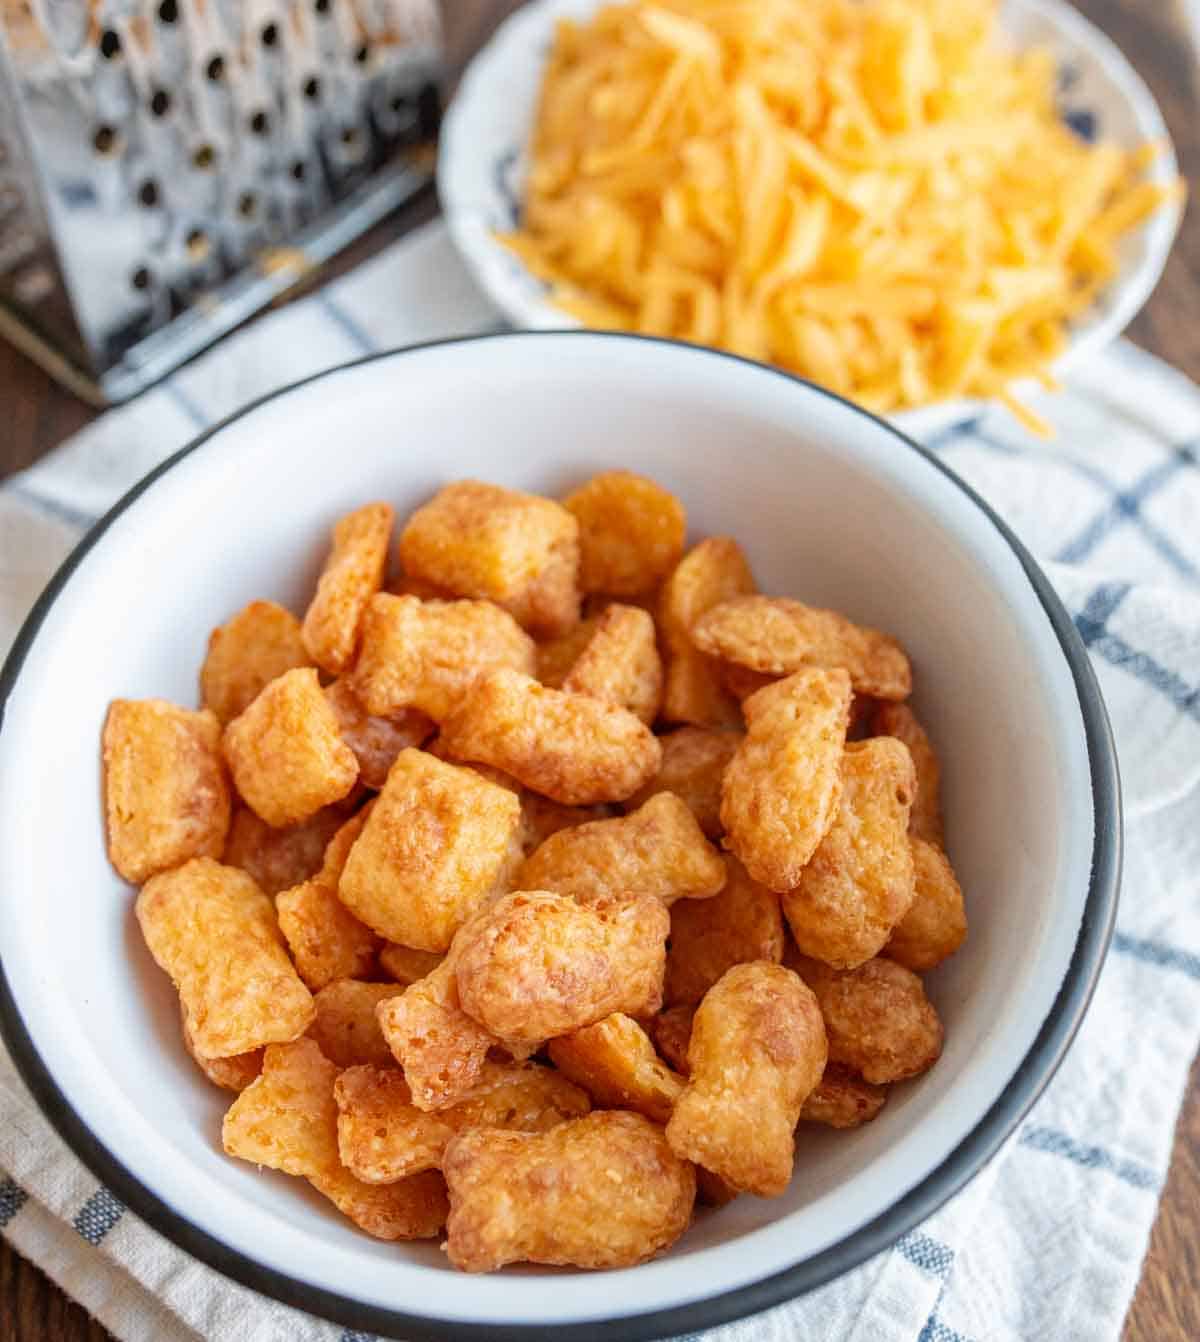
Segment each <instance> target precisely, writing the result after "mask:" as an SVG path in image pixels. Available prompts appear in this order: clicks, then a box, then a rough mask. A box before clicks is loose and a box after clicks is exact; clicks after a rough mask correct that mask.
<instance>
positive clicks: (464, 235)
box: [437, 0, 1183, 434]
mask: <svg viewBox="0 0 1200 1342" xmlns="http://www.w3.org/2000/svg"><path fill="white" fill-rule="evenodd" d="M602 3H604V0H533V2H532V3H531V4H527V5H524V6H522V8H520V9H519V10H517V12H516V13H515V14H513V15H512V16H511V17H510V18H509V19H508V20H506V22H505V23H503V24H502V25H501V27H500V28H499V29H498V30H497V32H496V34H495V36H494V37H493V38H492V40H491V42H490V43H489V44H488V45H487V46H486V47H485V48H484V49H483V50H482V51H481V52H480V53H479V54H478V55H477V56H476V57H475V59H474V60H473V61H472V62H471V65H470V66H469V67H468V69H467V72H466V74H465V75H464V77H463V80H462V83H461V84H460V86H459V89H458V93H457V95H456V96H455V99H454V101H453V102H452V103H451V105H450V109H449V111H448V113H447V115H446V120H445V124H444V126H443V128H442V135H441V148H440V151H439V156H438V171H437V180H438V195H439V197H440V199H441V203H442V211H443V213H444V214H445V217H446V223H447V226H448V227H449V230H450V235H451V236H452V237H453V239H454V242H455V244H456V246H457V247H458V250H459V252H460V253H461V254H462V257H463V259H464V260H465V262H466V264H467V266H468V268H469V269H470V271H471V273H472V274H473V275H474V277H475V279H476V281H477V282H478V283H479V285H480V287H481V288H482V289H483V290H484V292H485V293H486V294H487V295H488V296H489V297H490V298H491V300H492V301H493V302H494V303H495V305H496V306H497V307H498V308H499V309H500V311H501V312H503V313H504V314H505V316H506V317H508V319H509V320H510V321H511V322H512V323H513V325H514V326H516V327H518V328H520V329H528V330H540V331H547V330H562V329H565V328H570V327H574V326H577V325H578V324H579V323H578V322H577V321H576V319H574V318H573V317H571V316H570V315H569V314H567V313H565V312H564V311H563V310H562V309H561V308H559V307H556V306H555V305H554V304H553V303H551V302H550V301H549V299H548V297H547V293H548V287H547V285H546V284H545V283H544V282H543V281H542V280H540V279H538V278H537V277H536V276H535V275H533V274H532V273H531V272H530V271H529V270H527V269H526V268H525V266H524V264H523V263H522V262H521V261H520V260H519V259H518V258H517V257H516V256H515V255H514V254H513V253H512V252H511V251H509V249H508V248H507V247H505V246H504V245H503V244H502V243H500V242H498V241H497V239H496V234H497V233H498V232H510V231H512V229H514V228H515V227H516V226H517V223H518V219H519V216H520V207H521V198H522V195H523V182H524V176H525V169H526V146H527V143H528V141H529V138H530V134H531V132H532V128H533V122H534V116H535V113H536V109H537V97H538V90H539V88H540V86H541V80H542V70H543V67H544V65H545V61H546V57H547V54H548V52H549V49H550V44H551V42H552V40H553V34H554V26H555V23H556V22H557V21H558V19H560V18H564V17H572V18H586V17H587V16H588V15H590V14H591V13H593V12H594V11H595V10H596V9H598V8H599V7H600V5H601V4H602ZM1001 22H1002V24H1003V27H1004V29H1005V31H1006V32H1007V33H1008V34H1009V35H1010V36H1011V37H1012V38H1013V39H1014V41H1015V42H1017V43H1018V44H1019V45H1021V46H1033V45H1036V46H1041V47H1046V48H1048V49H1049V50H1050V51H1052V52H1053V53H1054V55H1055V58H1056V59H1057V61H1058V65H1059V69H1060V78H1061V82H1062V84H1063V93H1062V105H1063V112H1064V114H1065V115H1066V116H1068V117H1069V118H1071V119H1072V120H1073V121H1075V122H1076V123H1077V124H1078V125H1080V126H1081V127H1082V126H1085V125H1090V126H1092V127H1094V129H1095V131H1096V132H1097V133H1098V134H1099V135H1102V136H1103V137H1104V138H1106V139H1110V140H1113V141H1115V142H1116V143H1117V144H1122V145H1129V146H1133V145H1139V144H1144V143H1146V142H1147V141H1154V142H1156V143H1160V144H1162V146H1163V150H1164V152H1163V153H1162V154H1161V155H1160V156H1159V158H1158V160H1157V161H1156V162H1155V163H1154V164H1153V165H1152V167H1151V168H1150V170H1149V176H1150V178H1151V179H1153V180H1154V181H1157V182H1162V183H1167V182H1171V181H1173V180H1174V179H1175V178H1176V176H1177V175H1178V167H1177V165H1176V161H1175V153H1174V149H1173V148H1172V146H1171V139H1170V136H1169V134H1168V132H1167V127H1166V123H1165V122H1164V121H1163V118H1162V113H1161V112H1160V111H1159V110H1158V105H1157V104H1156V103H1155V101H1154V97H1153V95H1152V94H1151V93H1150V90H1149V89H1148V88H1147V87H1146V85H1145V84H1144V83H1143V82H1142V80H1141V78H1140V77H1139V76H1138V74H1137V72H1136V71H1135V70H1134V69H1133V67H1132V66H1131V65H1130V64H1129V62H1128V61H1127V60H1126V59H1125V57H1124V56H1123V55H1122V54H1121V52H1120V51H1119V50H1118V48H1117V47H1116V46H1114V45H1113V43H1112V42H1111V41H1109V39H1108V38H1107V37H1106V36H1105V35H1104V33H1102V32H1101V31H1100V30H1099V29H1098V28H1096V27H1095V26H1094V25H1093V24H1091V23H1089V22H1088V21H1087V19H1085V18H1084V17H1083V16H1082V15H1081V14H1079V12H1078V11H1077V10H1075V9H1074V8H1073V7H1072V6H1071V5H1069V4H1066V3H1064V2H1063V0H1003V3H1002V5H1001ZM1182 213H1183V210H1182V205H1170V206H1167V207H1164V208H1163V209H1161V210H1159V211H1158V212H1157V213H1156V214H1155V215H1153V216H1152V217H1151V218H1150V219H1149V220H1147V222H1146V223H1145V224H1144V225H1143V226H1142V227H1141V228H1139V229H1135V230H1134V231H1132V232H1131V233H1130V234H1129V235H1128V236H1127V237H1126V238H1124V239H1123V240H1122V241H1121V244H1120V258H1121V272H1120V274H1119V275H1118V277H1117V278H1116V279H1115V280H1114V281H1113V283H1112V284H1110V285H1109V286H1108V288H1106V289H1105V291H1104V292H1103V294H1102V295H1101V297H1100V298H1099V300H1098V301H1097V302H1096V303H1095V304H1094V305H1093V306H1092V307H1091V308H1090V309H1089V310H1088V311H1087V312H1086V313H1084V314H1083V315H1082V316H1081V317H1080V318H1079V319H1078V320H1077V321H1076V322H1075V323H1074V324H1073V326H1072V329H1071V333H1070V339H1069V344H1068V346H1067V348H1066V350H1065V351H1064V352H1063V355H1062V357H1061V358H1060V359H1059V360H1058V361H1057V362H1056V363H1055V365H1054V368H1055V372H1056V373H1057V374H1058V375H1059V376H1065V375H1066V374H1067V373H1069V372H1070V371H1071V369H1072V368H1075V367H1077V366H1078V365H1079V364H1080V363H1081V362H1082V361H1083V360H1084V359H1086V358H1087V357H1088V356H1089V355H1091V354H1093V353H1094V352H1095V351H1097V350H1099V349H1102V348H1103V347H1104V346H1105V345H1108V344H1110V343H1111V342H1112V341H1114V340H1115V339H1116V338H1117V336H1119V335H1120V334H1121V332H1122V331H1123V330H1124V329H1125V327H1126V326H1128V325H1129V323H1130V322H1131V321H1132V320H1133V318H1134V317H1135V316H1136V315H1137V313H1138V312H1139V311H1140V310H1141V308H1142V306H1143V305H1144V304H1145V302H1146V300H1147V299H1148V298H1149V297H1150V295H1151V294H1152V293H1153V292H1154V287H1155V285H1156V284H1157V283H1158V281H1159V278H1160V276H1161V275H1162V271H1163V267H1164V266H1165V265H1166V261H1167V256H1168V254H1169V253H1170V250H1171V246H1172V244H1173V242H1174V240H1175V235H1176V233H1177V232H1178V230H1179V222H1180V219H1181V218H1182ZM1030 389H1031V385H1030V384H1027V383H1022V384H1020V385H1019V386H1018V387H1017V388H1016V390H1017V391H1018V392H1020V391H1025V390H1030ZM974 404H977V403H972V402H970V401H964V400H957V401H946V402H940V403H938V404H935V405H931V406H923V407H920V408H919V409H915V410H908V411H902V412H899V413H897V414H895V415H893V416H891V418H892V420H893V422H895V423H896V424H898V425H899V426H900V427H901V428H903V429H904V430H905V432H907V433H915V434H921V433H926V432H929V431H932V430H933V429H936V428H937V427H939V426H941V425H943V424H946V423H949V422H952V421H953V420H954V419H958V418H962V417H963V416H964V415H965V414H967V413H969V412H970V410H971V409H972V406H973V405H974Z"/></svg>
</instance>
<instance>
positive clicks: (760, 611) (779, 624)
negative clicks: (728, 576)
mask: <svg viewBox="0 0 1200 1342" xmlns="http://www.w3.org/2000/svg"><path fill="white" fill-rule="evenodd" d="M691 632H692V642H693V643H695V645H696V647H697V648H699V649H700V651H701V652H704V653H707V654H708V655H709V656H710V657H719V658H721V659H722V660H723V661H727V662H736V663H737V664H738V665H739V666H745V667H749V668H750V670H752V671H759V672H763V673H765V674H766V675H771V676H788V675H791V674H792V672H794V671H799V670H801V669H802V668H803V667H806V666H818V667H823V668H826V669H830V668H833V667H842V668H843V669H844V670H846V671H847V672H849V675H850V681H851V684H852V685H853V686H854V688H855V690H857V691H858V692H859V693H860V694H869V695H871V696H872V697H873V698H876V699H907V698H908V696H909V695H910V694H911V693H912V668H911V667H910V666H909V663H908V658H907V657H906V656H905V654H904V649H903V648H902V647H901V646H900V644H899V643H898V642H897V641H896V640H895V639H894V638H892V637H891V635H890V634H882V633H880V632H879V630H877V629H868V628H866V627H865V626H863V625H857V624H854V623H853V622H852V621H851V620H848V619H846V617H845V616H844V615H839V614H838V613H837V611H833V610H821V609H819V608H818V607H816V606H806V605H804V604H803V602H800V601H792V600H790V599H789V598H788V597H781V596H739V597H734V598H733V599H732V600H731V601H725V602H722V603H721V604H720V605H718V606H714V607H713V608H712V609H711V610H708V611H706V612H705V613H704V614H703V615H701V616H700V618H699V619H698V620H697V621H696V623H695V624H694V625H693V626H692V631H691Z"/></svg>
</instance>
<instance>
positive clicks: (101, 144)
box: [92, 125, 121, 158]
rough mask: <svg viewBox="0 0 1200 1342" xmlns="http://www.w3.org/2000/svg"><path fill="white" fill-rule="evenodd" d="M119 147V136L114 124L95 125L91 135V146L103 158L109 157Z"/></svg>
mask: <svg viewBox="0 0 1200 1342" xmlns="http://www.w3.org/2000/svg"><path fill="white" fill-rule="evenodd" d="M120 147H121V137H120V135H119V134H118V133H117V130H116V128H115V127H114V126H107V125H106V126H97V127H96V130H95V133H94V134H93V135H92V148H93V149H94V150H95V151H96V153H97V154H99V155H101V157H103V158H109V157H110V156H111V155H113V154H115V153H116V152H117V150H118V149H119V148H120Z"/></svg>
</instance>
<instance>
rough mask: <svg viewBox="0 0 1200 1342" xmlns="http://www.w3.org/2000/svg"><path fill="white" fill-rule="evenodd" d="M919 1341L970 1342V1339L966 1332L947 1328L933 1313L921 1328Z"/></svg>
mask: <svg viewBox="0 0 1200 1342" xmlns="http://www.w3.org/2000/svg"><path fill="white" fill-rule="evenodd" d="M917 1342H969V1340H968V1338H967V1336H966V1334H964V1333H959V1332H956V1331H955V1330H954V1329H953V1328H947V1327H946V1325H945V1324H944V1323H943V1322H942V1321H941V1319H939V1318H938V1316H937V1315H936V1314H931V1315H930V1316H929V1318H927V1319H926V1320H925V1327H924V1328H922V1329H921V1332H920V1334H919V1336H918V1337H917Z"/></svg>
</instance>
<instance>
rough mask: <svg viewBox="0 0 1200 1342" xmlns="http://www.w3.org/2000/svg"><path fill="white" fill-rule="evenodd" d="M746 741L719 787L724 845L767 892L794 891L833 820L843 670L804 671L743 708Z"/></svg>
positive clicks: (838, 787) (843, 719)
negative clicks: (724, 832)
mask: <svg viewBox="0 0 1200 1342" xmlns="http://www.w3.org/2000/svg"><path fill="white" fill-rule="evenodd" d="M742 709H743V711H744V713H745V715H746V731H747V734H746V739H745V740H744V741H743V742H742V744H741V745H740V746H739V747H738V749H737V753H736V754H735V755H734V757H733V759H732V760H730V762H729V765H728V766H727V768H726V770H725V777H724V779H723V780H722V783H721V821H722V823H723V824H724V826H725V831H726V838H725V845H726V847H727V848H731V849H732V850H733V851H734V852H735V853H736V854H737V855H738V857H739V858H741V860H742V864H743V865H744V866H745V868H746V870H747V871H748V872H749V873H750V875H751V876H753V877H754V879H755V880H756V881H760V882H761V883H762V884H763V885H765V886H767V888H768V889H770V890H775V891H779V892H781V893H782V892H783V891H785V890H791V889H792V888H793V887H794V886H795V885H796V884H797V882H798V881H799V880H800V873H801V872H802V871H803V870H804V868H805V866H806V865H807V864H808V861H809V859H810V858H811V857H812V855H813V853H814V852H816V849H817V845H818V844H819V843H820V842H821V840H822V839H823V838H824V837H825V833H826V831H827V830H828V829H829V826H830V825H831V824H832V823H833V818H834V816H835V815H836V814H837V807H838V802H839V801H840V800H841V795H842V771H841V763H842V751H843V747H844V746H845V743H846V723H847V719H848V715H849V712H850V678H849V676H848V675H847V674H846V672H845V671H842V670H833V671H823V670H816V669H813V670H807V671H798V672H796V674H795V675H793V676H788V677H787V678H786V679H784V680H780V681H776V682H775V684H774V685H768V686H767V687H766V689H763V690H759V691H758V693H757V694H752V695H751V696H750V698H749V699H747V700H746V702H745V703H744V704H743V705H742Z"/></svg>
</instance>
